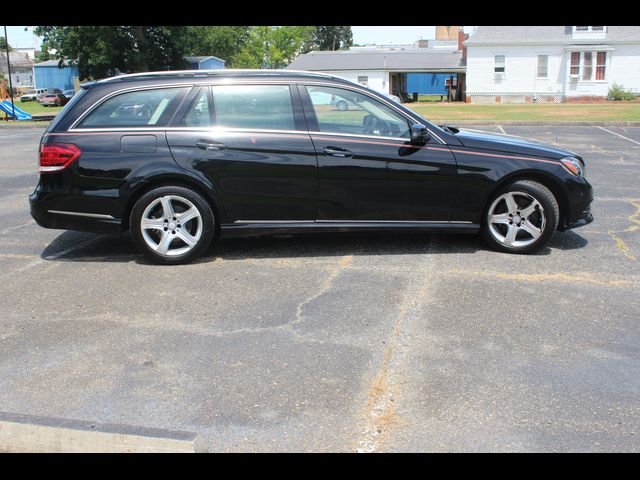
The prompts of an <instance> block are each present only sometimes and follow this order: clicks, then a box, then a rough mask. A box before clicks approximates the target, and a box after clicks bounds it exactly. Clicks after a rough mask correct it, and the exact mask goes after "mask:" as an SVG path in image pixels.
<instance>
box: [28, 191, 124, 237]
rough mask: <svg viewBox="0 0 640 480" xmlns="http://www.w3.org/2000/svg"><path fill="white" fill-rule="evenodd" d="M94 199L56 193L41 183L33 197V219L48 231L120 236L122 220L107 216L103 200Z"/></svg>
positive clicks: (31, 204)
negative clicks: (49, 229)
mask: <svg viewBox="0 0 640 480" xmlns="http://www.w3.org/2000/svg"><path fill="white" fill-rule="evenodd" d="M91 200H92V198H91V197H87V196H84V195H70V194H68V193H55V192H53V191H50V190H48V189H46V188H44V187H43V186H42V184H38V186H37V187H36V189H35V191H34V192H33V193H32V194H31V195H30V196H29V205H30V207H31V216H32V217H33V219H34V220H35V221H36V223H37V224H38V225H40V226H41V227H44V228H55V229H62V230H80V231H84V232H95V233H120V232H122V230H123V228H122V220H121V219H120V218H117V217H115V216H114V215H112V214H110V213H106V211H107V210H106V209H105V208H104V205H103V206H101V205H100V201H98V202H92V201H91Z"/></svg>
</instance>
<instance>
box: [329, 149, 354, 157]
mask: <svg viewBox="0 0 640 480" xmlns="http://www.w3.org/2000/svg"><path fill="white" fill-rule="evenodd" d="M322 151H323V152H324V153H326V154H327V155H331V156H332V157H342V158H345V157H353V153H351V152H350V151H349V150H345V149H344V148H338V147H324V148H323V149H322Z"/></svg>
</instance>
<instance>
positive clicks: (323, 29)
mask: <svg viewBox="0 0 640 480" xmlns="http://www.w3.org/2000/svg"><path fill="white" fill-rule="evenodd" d="M313 28H314V30H313V33H312V35H311V39H310V41H309V42H308V43H307V45H305V51H307V52H308V51H311V50H340V49H341V48H349V47H350V46H352V45H353V33H352V31H351V27H349V26H341V27H340V26H338V27H337V26H318V27H313Z"/></svg>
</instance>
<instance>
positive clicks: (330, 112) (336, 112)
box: [306, 86, 411, 138]
mask: <svg viewBox="0 0 640 480" xmlns="http://www.w3.org/2000/svg"><path fill="white" fill-rule="evenodd" d="M306 88H307V91H308V92H309V96H310V97H311V103H312V104H313V109H314V111H315V114H316V118H317V119H318V129H319V131H321V132H328V133H351V134H356V135H375V136H383V137H403V138H409V137H410V136H411V134H410V131H409V121H408V120H407V119H406V118H405V117H403V116H402V115H400V114H399V113H397V112H396V111H394V110H392V109H391V108H390V107H388V106H386V105H384V104H383V103H381V102H379V101H377V100H375V99H373V98H372V97H369V96H368V95H363V94H361V93H358V92H354V91H352V90H346V89H342V88H333V87H319V86H318V87H315V86H307V87H306Z"/></svg>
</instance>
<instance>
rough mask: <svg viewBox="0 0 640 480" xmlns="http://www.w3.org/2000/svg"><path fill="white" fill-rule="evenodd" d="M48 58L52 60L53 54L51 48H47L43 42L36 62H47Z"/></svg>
mask: <svg viewBox="0 0 640 480" xmlns="http://www.w3.org/2000/svg"><path fill="white" fill-rule="evenodd" d="M47 60H51V54H50V53H49V49H48V48H47V46H46V45H45V44H42V45H41V46H40V50H39V51H38V53H37V55H36V58H35V61H36V63H39V62H46V61H47Z"/></svg>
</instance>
